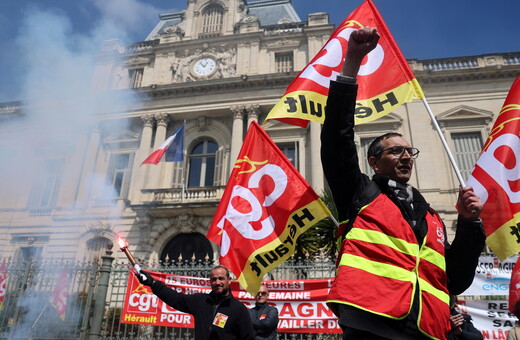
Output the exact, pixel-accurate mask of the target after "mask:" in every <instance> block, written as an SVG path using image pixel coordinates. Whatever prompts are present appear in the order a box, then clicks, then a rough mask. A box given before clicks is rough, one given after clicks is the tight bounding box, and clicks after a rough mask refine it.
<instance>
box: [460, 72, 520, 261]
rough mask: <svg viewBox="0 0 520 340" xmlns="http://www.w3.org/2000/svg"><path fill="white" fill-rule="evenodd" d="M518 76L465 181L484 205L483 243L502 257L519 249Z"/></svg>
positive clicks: (519, 130) (519, 110)
mask: <svg viewBox="0 0 520 340" xmlns="http://www.w3.org/2000/svg"><path fill="white" fill-rule="evenodd" d="M519 135H520V76H519V77H518V78H516V80H515V82H514V83H513V86H512V87H511V90H510V91H509V94H508V95H507V98H506V101H505V102H504V106H503V107H502V110H501V111H500V113H499V115H498V117H497V119H496V121H495V125H494V126H493V129H492V130H491V133H490V134H489V138H488V139H487V141H486V143H485V144H484V147H483V148H482V152H481V154H480V157H479V158H478V160H477V163H476V164H475V167H474V168H473V171H472V173H471V176H470V178H469V179H468V181H467V185H471V186H472V187H473V188H474V190H475V192H476V193H477V194H478V195H479V196H480V199H481V200H482V203H483V204H484V208H483V210H482V213H481V214H480V218H481V219H482V221H483V223H484V231H485V232H486V236H487V239H486V243H487V244H488V246H489V248H491V250H493V252H494V253H495V254H496V255H497V257H498V258H499V259H500V260H501V261H503V260H505V259H506V258H508V257H509V256H511V255H513V254H515V253H517V252H518V251H520V137H519Z"/></svg>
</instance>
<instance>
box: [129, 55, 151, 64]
mask: <svg viewBox="0 0 520 340" xmlns="http://www.w3.org/2000/svg"><path fill="white" fill-rule="evenodd" d="M150 61H151V60H150V58H145V57H133V58H130V59H127V60H125V62H124V64H125V65H142V64H149V63H150Z"/></svg>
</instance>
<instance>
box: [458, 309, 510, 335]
mask: <svg viewBox="0 0 520 340" xmlns="http://www.w3.org/2000/svg"><path fill="white" fill-rule="evenodd" d="M459 307H460V309H461V312H462V313H467V314H469V315H471V318H472V319H473V321H472V322H473V325H474V326H475V328H477V329H478V330H479V331H480V332H481V333H482V336H483V338H484V339H490V340H498V339H506V338H507V332H508V331H509V329H510V328H511V327H514V325H515V321H516V320H517V319H516V317H515V316H514V315H513V314H511V313H510V312H509V311H508V310H507V308H508V303H507V301H505V300H494V301H489V300H487V301H485V300H474V301H471V300H459Z"/></svg>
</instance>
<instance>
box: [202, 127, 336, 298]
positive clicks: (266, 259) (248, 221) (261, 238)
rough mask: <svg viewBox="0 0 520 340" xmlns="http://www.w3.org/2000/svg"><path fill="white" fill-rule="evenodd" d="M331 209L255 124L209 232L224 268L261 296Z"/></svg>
mask: <svg viewBox="0 0 520 340" xmlns="http://www.w3.org/2000/svg"><path fill="white" fill-rule="evenodd" d="M329 215H330V212H329V210H328V209H327V207H326V206H325V205H324V204H323V202H322V201H321V200H320V199H319V197H318V195H317V194H316V193H315V192H314V190H312V188H311V187H310V185H309V184H308V183H307V182H306V181H305V179H304V178H303V177H302V175H301V174H300V173H299V172H298V171H297V170H296V169H295V168H294V166H293V165H292V164H291V162H290V161H289V160H288V159H287V157H285V155H284V154H283V153H282V152H281V151H280V149H279V148H278V147H277V146H276V144H274V143H273V141H272V140H271V139H270V138H269V136H268V135H267V133H266V132H265V131H264V130H263V129H262V128H261V127H260V126H259V125H258V123H256V122H253V123H251V125H250V127H249V131H248V133H247V136H246V138H245V140H244V144H243V145H242V149H241V150H240V153H239V156H238V159H237V161H236V162H235V166H234V169H233V171H232V172H231V176H230V179H229V182H228V185H227V187H226V189H225V191H224V195H223V197H222V200H221V202H220V204H219V206H218V208H217V212H216V213H215V216H214V218H213V221H212V223H211V225H210V228H209V231H208V235H207V236H208V238H209V239H210V240H211V241H213V242H215V243H216V244H218V245H219V246H220V263H221V264H222V265H224V266H226V267H227V268H228V269H229V270H231V271H232V272H233V273H234V274H235V275H236V276H237V280H238V282H240V284H241V285H242V287H244V289H245V290H247V291H248V292H250V293H251V294H256V292H257V291H258V288H259V287H260V283H261V281H262V279H263V277H264V275H265V274H267V273H268V272H269V271H271V270H272V269H273V268H275V267H276V266H278V265H279V264H281V263H282V262H284V261H285V260H287V259H288V258H289V257H290V256H291V255H292V254H293V253H294V248H295V243H296V240H297V239H298V237H299V236H300V235H301V234H302V233H303V232H305V231H306V230H307V229H308V228H309V227H311V226H312V225H313V224H315V223H317V222H318V221H320V220H321V219H323V218H325V217H327V216H329Z"/></svg>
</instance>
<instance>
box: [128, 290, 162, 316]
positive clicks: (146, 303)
mask: <svg viewBox="0 0 520 340" xmlns="http://www.w3.org/2000/svg"><path fill="white" fill-rule="evenodd" d="M157 306H158V298H157V296H155V295H153V294H146V293H145V294H141V293H132V294H131V295H130V298H129V299H128V311H129V312H147V313H156V312H157V310H158V308H157Z"/></svg>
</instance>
